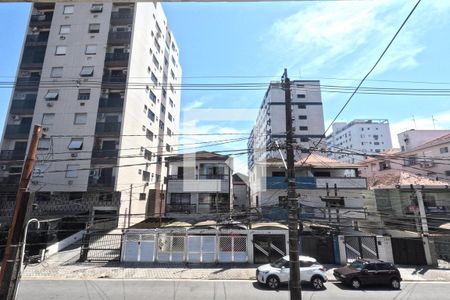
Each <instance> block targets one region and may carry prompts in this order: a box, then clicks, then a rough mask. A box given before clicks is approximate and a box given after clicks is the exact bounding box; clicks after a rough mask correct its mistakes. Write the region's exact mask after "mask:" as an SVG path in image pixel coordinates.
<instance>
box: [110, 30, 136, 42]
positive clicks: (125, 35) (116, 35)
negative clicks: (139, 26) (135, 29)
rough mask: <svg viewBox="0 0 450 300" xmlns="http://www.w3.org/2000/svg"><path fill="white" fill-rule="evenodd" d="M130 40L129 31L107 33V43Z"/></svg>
mask: <svg viewBox="0 0 450 300" xmlns="http://www.w3.org/2000/svg"><path fill="white" fill-rule="evenodd" d="M130 41H131V31H115V32H114V31H110V32H109V35H108V44H110V45H114V44H119V45H120V44H129V43H130Z"/></svg>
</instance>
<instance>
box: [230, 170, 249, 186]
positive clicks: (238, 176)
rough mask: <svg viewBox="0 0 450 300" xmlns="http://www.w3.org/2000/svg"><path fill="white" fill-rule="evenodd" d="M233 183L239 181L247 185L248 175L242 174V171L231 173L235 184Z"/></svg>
mask: <svg viewBox="0 0 450 300" xmlns="http://www.w3.org/2000/svg"><path fill="white" fill-rule="evenodd" d="M235 183H237V184H239V183H241V184H246V185H248V184H249V181H248V176H247V175H244V174H242V173H234V174H233V184H235Z"/></svg>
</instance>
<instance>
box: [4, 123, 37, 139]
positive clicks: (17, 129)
mask: <svg viewBox="0 0 450 300" xmlns="http://www.w3.org/2000/svg"><path fill="white" fill-rule="evenodd" d="M30 128H31V124H21V125H6V130H5V138H16V139H27V138H28V135H29V133H30Z"/></svg>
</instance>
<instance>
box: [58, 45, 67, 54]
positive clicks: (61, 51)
mask: <svg viewBox="0 0 450 300" xmlns="http://www.w3.org/2000/svg"><path fill="white" fill-rule="evenodd" d="M66 50H67V47H66V46H56V50H55V55H66Z"/></svg>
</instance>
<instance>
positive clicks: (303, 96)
mask: <svg viewBox="0 0 450 300" xmlns="http://www.w3.org/2000/svg"><path fill="white" fill-rule="evenodd" d="M305 97H306V95H305V94H298V95H297V98H299V99H300V98H305Z"/></svg>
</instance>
